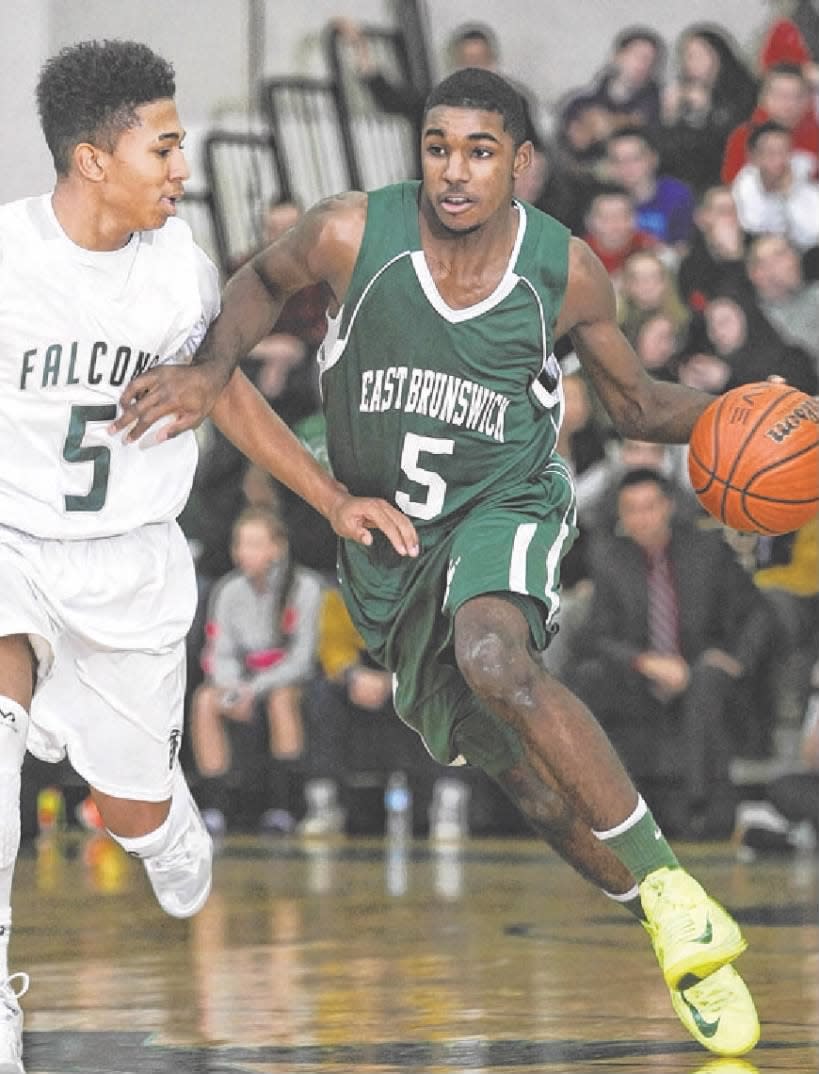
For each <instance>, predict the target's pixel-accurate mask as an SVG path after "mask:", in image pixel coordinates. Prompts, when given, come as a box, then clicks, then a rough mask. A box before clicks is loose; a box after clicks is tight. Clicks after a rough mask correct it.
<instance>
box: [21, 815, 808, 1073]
mask: <svg viewBox="0 0 819 1074" xmlns="http://www.w3.org/2000/svg"><path fill="white" fill-rule="evenodd" d="M678 849H679V851H680V855H681V857H682V859H683V860H684V862H685V863H686V864H687V865H688V867H689V868H690V869H691V871H692V872H694V873H695V875H696V876H697V877H698V878H699V879H701V880H702V881H703V882H704V883H705V884H706V886H708V887H709V888H710V889H711V891H712V893H713V894H714V895H715V896H716V897H718V898H719V899H720V900H721V901H722V902H724V903H725V904H726V905H727V906H729V907H730V908H731V909H732V910H733V911H734V912H735V913H736V915H737V917H738V918H739V920H740V921H741V922H742V924H743V926H744V928H745V930H746V934H747V936H748V938H749V940H750V945H751V946H750V949H749V951H748V952H747V953H746V954H745V955H744V956H743V957H742V959H741V961H740V969H741V970H742V972H743V974H744V976H745V978H746V980H747V981H748V983H749V984H750V986H751V988H752V990H753V992H754V993H755V996H756V999H757V1003H758V1006H759V1011H760V1016H761V1020H762V1029H763V1038H762V1042H761V1044H760V1045H759V1047H758V1048H757V1049H756V1050H755V1051H754V1052H753V1053H751V1055H750V1056H748V1057H746V1060H744V1061H742V1062H739V1061H727V1060H715V1059H714V1057H713V1056H710V1055H709V1053H707V1052H705V1051H703V1050H702V1049H700V1048H699V1047H698V1046H697V1045H696V1044H695V1043H694V1042H693V1041H692V1040H690V1038H689V1037H688V1036H687V1034H686V1033H685V1032H684V1030H683V1029H682V1028H681V1026H680V1025H679V1023H678V1022H677V1020H676V1019H675V1017H674V1015H673V1012H672V1010H671V1006H670V1002H669V999H668V994H667V991H666V989H665V986H664V985H663V983H662V980H661V978H660V976H659V971H658V969H657V967H656V963H655V961H654V958H653V955H652V954H651V951H650V948H649V945H648V940H647V937H646V936H645V935H644V933H643V931H642V929H641V928H640V927H639V925H637V924H636V923H635V922H634V921H633V920H632V919H631V918H630V917H629V916H628V915H627V914H625V913H624V912H622V911H620V910H619V909H618V908H617V907H616V906H615V905H614V904H612V903H610V902H609V901H608V900H606V899H605V898H604V897H603V896H602V895H600V894H599V893H597V892H596V891H594V890H593V889H591V888H589V887H587V886H586V885H585V884H584V883H583V882H582V881H581V880H580V879H579V878H578V877H576V876H575V874H574V873H573V872H572V871H571V870H570V869H569V868H568V867H567V866H565V865H564V864H563V863H562V862H561V861H560V860H559V859H558V858H556V857H555V856H554V855H552V854H551V853H550V852H548V851H547V850H545V849H544V848H542V847H541V845H540V844H538V843H535V842H529V841H527V840H520V839H511V840H505V841H500V840H495V841H487V840H477V839H473V840H470V841H468V842H465V843H464V844H462V845H461V846H460V847H456V848H452V849H449V850H440V851H436V850H434V849H433V848H431V847H430V846H429V845H428V844H427V843H426V842H425V841H417V842H414V843H412V844H410V845H409V848H408V852H407V853H406V854H402V853H401V851H400V849H399V850H397V851H395V850H390V849H389V848H388V847H387V846H386V845H385V843H384V842H382V841H380V840H352V839H348V840H337V841H332V842H321V843H319V842H317V843H315V844H305V843H303V842H299V841H297V840H295V839H293V840H288V839H278V840H263V839H255V838H250V837H247V838H241V837H237V838H232V839H228V840H227V841H226V842H225V844H224V845H223V847H222V848H221V850H220V853H219V856H218V858H217V861H216V866H215V883H214V892H213V895H212V896H211V899H210V901H209V903H208V905H207V906H206V907H205V909H204V910H203V911H202V913H201V914H199V915H198V917H196V918H194V919H193V920H191V921H174V920H171V919H169V918H167V917H165V916H164V915H163V913H162V912H161V911H160V910H159V908H158V907H157V906H156V904H155V903H154V902H153V899H152V897H151V895H150V892H149V889H148V884H147V880H146V878H145V876H144V874H143V871H142V868H141V866H140V865H139V863H138V862H134V861H132V860H131V859H129V858H127V857H125V856H124V855H123V854H122V853H121V851H119V850H118V848H116V847H115V846H114V845H113V844H111V843H110V842H108V841H107V840H106V839H105V838H104V837H102V836H95V837H87V836H80V835H77V834H68V835H62V836H56V837H52V838H51V839H44V838H41V840H40V841H38V842H37V843H28V844H26V845H25V847H24V850H23V854H22V856H21V859H20V861H19V863H18V867H17V874H16V880H15V903H14V913H15V926H16V927H15V937H14V941H13V948H12V968H13V969H25V970H27V971H28V972H29V973H30V974H31V978H32V984H31V989H30V992H29V994H28V995H27V996H26V998H25V1000H24V1006H25V1009H26V1012H27V1020H26V1038H25V1040H26V1068H27V1071H28V1072H29V1074H46V1072H53V1074H58V1072H59V1074H63V1072H66V1071H71V1072H82V1074H228V1072H232V1074H251V1072H253V1074H315V1072H330V1071H332V1072H337V1074H342V1072H343V1074H376V1072H377V1074H392V1072H399V1071H400V1072H405V1071H408V1072H409V1071H411V1072H415V1074H459V1072H469V1074H535V1072H537V1074H581V1072H583V1074H585V1072H588V1074H601V1072H606V1074H643V1072H646V1071H653V1072H661V1074H718V1072H719V1074H740V1072H742V1074H753V1072H758V1074H768V1072H773V1071H787V1072H788V1074H801V1072H805V1074H807V1072H810V1074H817V1071H819V882H818V881H819V858H817V857H816V856H814V855H802V856H799V857H793V858H785V859H774V860H759V861H757V862H755V863H753V864H740V863H739V862H737V861H736V858H735V856H734V853H733V850H732V848H731V847H729V846H727V845H725V844H720V845H716V846H714V845H711V846H694V845H692V846H688V847H685V846H683V847H680V848H678Z"/></svg>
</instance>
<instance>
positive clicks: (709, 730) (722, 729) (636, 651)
mask: <svg viewBox="0 0 819 1074" xmlns="http://www.w3.org/2000/svg"><path fill="white" fill-rule="evenodd" d="M617 511H618V527H617V531H616V533H615V534H613V535H601V537H600V538H599V540H597V541H596V542H595V546H594V547H593V549H592V554H591V577H592V581H593V584H594V596H593V599H592V605H591V608H590V611H589V615H588V619H587V621H586V624H585V629H582V630H580V631H578V634H577V638H576V642H575V647H576V656H577V657H578V663H577V664H576V665H575V667H574V669H573V670H572V671H571V672H569V673H567V679H568V681H569V684H570V686H571V687H572V688H573V689H574V690H575V691H576V692H577V693H578V694H579V695H580V696H581V697H582V698H583V699H584V700H585V701H586V702H587V703H588V704H591V705H593V706H594V711H595V712H596V713H598V718H599V719H600V721H601V723H603V725H604V727H605V729H606V731H607V733H608V734H609V737H610V738H611V739H612V741H613V742H614V744H615V745H616V747H617V748H618V750H619V751H620V753H621V754H622V756H623V759H624V760H625V762H626V764H627V766H628V767H629V768H630V770H631V772H632V773H633V775H634V777H635V779H636V781H637V782H638V784H642V785H643V786H644V788H645V791H646V793H649V791H650V793H651V797H652V801H653V802H654V803H655V805H654V810H655V814H656V815H657V816H658V819H659V818H660V817H662V820H661V821H660V823H662V825H663V827H664V828H665V829H666V830H667V831H671V832H673V833H674V834H676V835H678V836H689V837H693V838H720V837H724V836H727V835H729V834H730V832H731V829H732V824H733V817H734V806H735V801H734V794H733V791H732V787H731V783H730V778H729V767H730V762H731V759H732V757H733V756H734V754H735V753H736V752H737V746H738V745H739V743H738V742H737V736H736V735H735V733H734V732H733V730H732V727H731V720H730V715H731V709H732V706H736V704H737V701H738V699H739V698H740V697H741V696H742V695H741V690H742V687H743V686H745V687H747V686H748V683H749V679H750V676H751V675H752V673H754V670H755V669H757V668H758V667H759V666H760V658H761V657H762V656H763V655H764V654H766V653H767V650H768V647H769V644H770V640H771V633H772V619H771V613H770V611H769V608H768V605H767V603H766V601H765V598H764V597H763V596H762V594H761V593H760V592H759V591H758V590H757V589H756V587H755V586H754V583H753V580H752V579H751V577H750V575H749V574H748V572H747V571H746V570H745V569H744V568H743V567H742V566H741V565H740V564H739V562H738V561H737V560H736V558H735V557H734V553H733V552H732V551H731V549H730V548H729V546H728V545H727V543H726V542H725V541H724V540H723V538H722V536H721V534H719V533H717V532H708V531H705V530H703V529H701V528H698V527H697V526H696V525H694V524H692V523H690V522H687V521H684V520H683V519H681V518H679V517H677V516H675V512H674V491H673V487H672V485H671V484H670V483H669V481H668V480H667V479H666V478H665V477H664V476H663V475H662V474H660V473H658V472H657V471H655V470H650V469H636V470H631V471H629V472H627V473H626V474H624V475H623V477H622V478H621V479H620V483H619V487H618V498H617Z"/></svg>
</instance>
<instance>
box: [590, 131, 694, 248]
mask: <svg viewBox="0 0 819 1074" xmlns="http://www.w3.org/2000/svg"><path fill="white" fill-rule="evenodd" d="M607 158H608V167H609V174H610V177H611V179H612V180H613V181H614V182H616V183H618V184H619V185H620V186H622V187H623V188H624V189H625V190H627V191H628V193H629V194H630V195H631V197H632V200H633V202H634V209H635V212H636V215H637V226H638V228H640V230H641V231H646V232H648V233H649V234H650V235H653V236H654V237H655V238H656V239H657V241H658V242H660V243H662V244H663V245H664V246H667V247H669V248H670V249H672V250H674V251H675V252H676V253H677V255H678V256H682V254H684V253H685V251H686V249H687V247H688V243H689V242H690V240H691V234H692V231H693V228H694V195H693V194H692V192H691V188H690V187H689V186H687V185H686V184H685V183H683V182H681V181H680V180H679V179H675V178H674V177H673V176H670V175H658V174H657V168H658V167H659V155H658V153H657V148H656V145H655V142H654V139H653V138H652V136H651V134H650V133H649V132H648V131H647V130H646V129H645V128H642V127H622V128H621V129H620V130H616V131H615V132H614V133H613V134H612V135H611V137H610V138H609V141H608V146H607Z"/></svg>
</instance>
